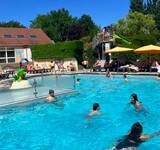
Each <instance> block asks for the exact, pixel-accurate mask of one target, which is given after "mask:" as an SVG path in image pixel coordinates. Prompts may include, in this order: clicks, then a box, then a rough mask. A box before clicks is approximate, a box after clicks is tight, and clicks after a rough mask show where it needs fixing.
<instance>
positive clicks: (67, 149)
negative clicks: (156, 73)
mask: <svg viewBox="0 0 160 150" xmlns="http://www.w3.org/2000/svg"><path fill="white" fill-rule="evenodd" d="M77 78H80V79H81V83H80V84H79V85H77V87H76V88H77V90H78V91H79V93H77V94H71V95H65V96H60V97H58V100H59V101H60V102H63V103H64V106H63V107H61V106H56V105H54V104H51V103H46V102H43V101H42V100H39V101H38V100H37V102H36V103H32V104H28V105H25V104H23V105H20V106H17V107H11V108H3V109H2V108H1V110H0V149H2V150H105V149H109V148H111V147H112V146H113V145H114V144H115V142H116V141H117V140H118V139H119V138H121V137H122V136H123V135H125V134H127V132H128V131H129V129H130V127H131V126H132V124H133V123H134V122H137V121H139V122H141V123H142V124H143V127H144V133H153V132H155V131H159V130H160V119H159V118H160V92H159V91H160V81H157V80H156V79H155V77H139V76H134V77H133V76H129V82H128V83H126V82H124V80H123V78H122V77H121V76H116V77H114V78H113V79H108V78H105V76H101V75H100V76H96V75H87V76H85V75H78V76H77ZM50 80H51V79H49V81H50ZM49 81H48V82H49ZM132 93H137V94H138V96H139V99H140V101H141V102H142V103H143V105H144V107H145V108H146V109H147V110H148V113H145V114H144V113H137V112H135V111H134V109H133V108H132V107H130V108H129V107H128V105H127V103H129V102H130V94H132ZM95 102H98V103H100V107H101V109H100V110H101V112H102V113H103V114H102V115H101V116H98V117H95V118H93V120H92V122H90V121H88V119H87V118H86V117H85V115H86V114H87V113H88V111H89V110H91V108H92V104H93V103H95ZM159 149H160V136H159V137H156V138H153V139H151V140H149V141H147V142H145V143H143V144H142V145H140V147H139V148H138V150H159Z"/></svg>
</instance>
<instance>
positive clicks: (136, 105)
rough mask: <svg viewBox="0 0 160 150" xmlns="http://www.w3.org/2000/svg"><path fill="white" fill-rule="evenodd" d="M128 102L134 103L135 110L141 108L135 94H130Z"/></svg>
mask: <svg viewBox="0 0 160 150" xmlns="http://www.w3.org/2000/svg"><path fill="white" fill-rule="evenodd" d="M130 104H132V105H134V107H135V108H136V111H140V110H142V104H141V102H139V101H138V97H137V94H132V95H131V103H130Z"/></svg>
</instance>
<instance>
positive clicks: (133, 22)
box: [114, 12, 157, 37]
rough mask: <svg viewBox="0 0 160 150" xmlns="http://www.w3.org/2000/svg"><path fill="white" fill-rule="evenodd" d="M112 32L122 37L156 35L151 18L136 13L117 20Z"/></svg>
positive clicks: (153, 21)
mask: <svg viewBox="0 0 160 150" xmlns="http://www.w3.org/2000/svg"><path fill="white" fill-rule="evenodd" d="M114 30H115V32H116V33H117V34H119V35H122V36H124V37H132V36H136V35H146V36H148V35H150V34H152V35H155V34H156V33H157V29H156V24H155V20H154V18H153V16H151V15H144V14H142V13H138V12H134V13H133V12H131V13H129V15H128V16H127V17H126V18H124V19H121V20H119V21H118V23H117V24H115V25H114Z"/></svg>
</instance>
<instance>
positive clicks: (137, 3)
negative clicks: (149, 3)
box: [130, 0, 144, 13]
mask: <svg viewBox="0 0 160 150" xmlns="http://www.w3.org/2000/svg"><path fill="white" fill-rule="evenodd" d="M130 11H131V12H141V13H142V12H144V7H143V0H131V3H130Z"/></svg>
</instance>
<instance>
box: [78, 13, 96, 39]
mask: <svg viewBox="0 0 160 150" xmlns="http://www.w3.org/2000/svg"><path fill="white" fill-rule="evenodd" d="M78 22H79V24H80V25H81V27H82V28H83V30H84V34H85V36H88V35H90V36H91V37H93V36H94V35H95V34H96V33H97V32H98V30H99V28H98V26H97V25H96V24H95V23H94V22H93V20H92V18H91V17H90V16H89V15H82V16H81V17H80V18H79V20H78Z"/></svg>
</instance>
